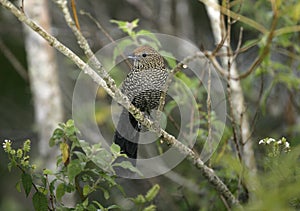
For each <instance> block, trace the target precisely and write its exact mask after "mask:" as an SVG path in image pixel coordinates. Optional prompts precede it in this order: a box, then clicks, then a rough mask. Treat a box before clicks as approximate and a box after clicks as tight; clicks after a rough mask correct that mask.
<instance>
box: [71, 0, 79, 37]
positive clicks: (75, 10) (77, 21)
mask: <svg viewBox="0 0 300 211" xmlns="http://www.w3.org/2000/svg"><path fill="white" fill-rule="evenodd" d="M71 8H72V12H73V16H74V20H75V24H76V27H77V29H78V30H79V31H80V25H79V20H78V16H77V9H76V3H75V0H71Z"/></svg>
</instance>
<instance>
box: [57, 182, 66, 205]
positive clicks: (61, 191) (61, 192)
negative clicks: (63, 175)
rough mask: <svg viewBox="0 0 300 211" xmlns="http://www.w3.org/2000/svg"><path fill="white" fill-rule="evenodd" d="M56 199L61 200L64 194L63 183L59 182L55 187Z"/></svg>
mask: <svg viewBox="0 0 300 211" xmlns="http://www.w3.org/2000/svg"><path fill="white" fill-rule="evenodd" d="M55 195H56V199H57V200H58V201H61V198H62V197H63V196H64V195H65V184H64V183H60V184H59V185H58V186H57V188H56V194H55Z"/></svg>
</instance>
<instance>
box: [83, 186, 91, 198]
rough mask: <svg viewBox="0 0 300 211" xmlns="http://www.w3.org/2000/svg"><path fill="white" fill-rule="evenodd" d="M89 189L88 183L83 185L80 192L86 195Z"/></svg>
mask: <svg viewBox="0 0 300 211" xmlns="http://www.w3.org/2000/svg"><path fill="white" fill-rule="evenodd" d="M90 191H91V188H90V186H89V185H84V186H83V190H82V193H83V196H87V195H88V194H89V193H90Z"/></svg>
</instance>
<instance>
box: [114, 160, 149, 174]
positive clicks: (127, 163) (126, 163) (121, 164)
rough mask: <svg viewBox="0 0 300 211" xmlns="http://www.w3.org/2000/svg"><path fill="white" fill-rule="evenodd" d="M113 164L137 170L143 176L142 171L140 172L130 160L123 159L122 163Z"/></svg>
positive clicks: (133, 170)
mask: <svg viewBox="0 0 300 211" xmlns="http://www.w3.org/2000/svg"><path fill="white" fill-rule="evenodd" d="M113 166H120V167H122V168H124V169H129V170H130V171H132V172H136V173H138V174H139V175H141V176H143V174H142V172H140V171H139V170H138V169H137V168H136V167H134V166H133V165H132V163H130V162H129V161H122V162H121V163H114V164H113Z"/></svg>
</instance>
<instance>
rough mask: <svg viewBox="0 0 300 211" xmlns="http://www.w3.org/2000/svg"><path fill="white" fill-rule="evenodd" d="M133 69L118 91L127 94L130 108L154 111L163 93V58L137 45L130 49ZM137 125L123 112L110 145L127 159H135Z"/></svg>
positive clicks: (147, 112) (138, 126) (148, 111)
mask: <svg viewBox="0 0 300 211" xmlns="http://www.w3.org/2000/svg"><path fill="white" fill-rule="evenodd" d="M129 58H131V59H133V67H132V70H131V71H130V72H129V74H128V75H127V77H126V78H125V80H124V82H123V84H122V87H121V91H122V92H123V93H124V94H125V95H127V97H128V98H129V100H130V101H131V102H132V104H133V105H134V106H136V107H137V108H139V109H140V110H141V111H142V112H144V113H145V115H150V112H151V111H152V110H153V109H157V108H158V105H159V102H160V96H161V93H162V90H164V87H165V84H166V81H167V77H168V71H167V69H166V68H165V63H164V59H163V57H162V56H161V55H160V54H159V53H158V52H157V51H156V50H155V49H153V48H152V47H149V46H141V47H138V48H136V49H135V50H134V52H133V55H132V56H130V57H129ZM140 131H141V125H140V124H139V123H138V122H137V120H136V119H135V118H134V117H133V116H132V115H131V114H130V113H129V112H128V111H127V110H126V109H123V111H122V113H121V115H120V119H119V122H118V126H117V130H116V132H115V136H114V142H115V143H116V144H118V145H119V146H120V147H121V151H122V152H123V153H125V154H127V156H128V157H129V158H133V159H136V158H137V149H138V139H139V132H140Z"/></svg>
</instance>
